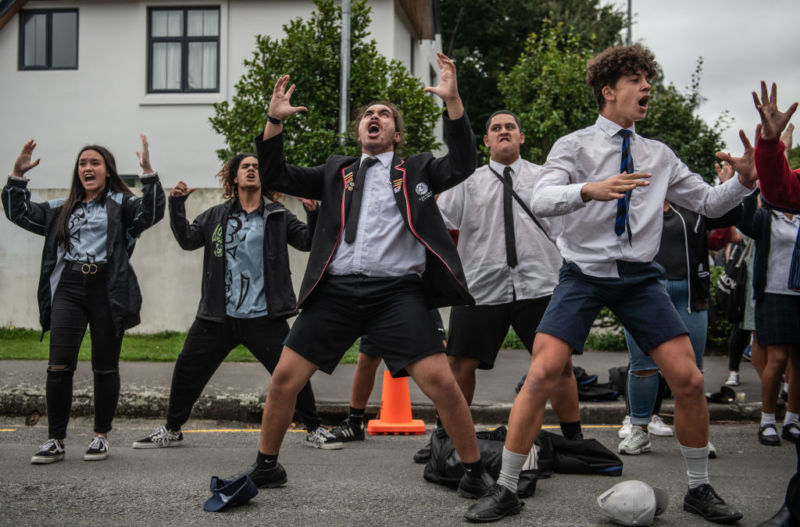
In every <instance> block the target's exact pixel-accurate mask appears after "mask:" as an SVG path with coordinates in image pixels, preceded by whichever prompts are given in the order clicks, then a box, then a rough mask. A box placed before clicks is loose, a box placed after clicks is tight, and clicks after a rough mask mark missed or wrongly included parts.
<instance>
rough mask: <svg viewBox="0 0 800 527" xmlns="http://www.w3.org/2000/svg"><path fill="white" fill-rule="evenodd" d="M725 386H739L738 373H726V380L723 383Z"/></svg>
mask: <svg viewBox="0 0 800 527" xmlns="http://www.w3.org/2000/svg"><path fill="white" fill-rule="evenodd" d="M725 386H739V372H738V371H732V372H728V379H727V380H726V381H725Z"/></svg>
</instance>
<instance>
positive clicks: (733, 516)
mask: <svg viewBox="0 0 800 527" xmlns="http://www.w3.org/2000/svg"><path fill="white" fill-rule="evenodd" d="M683 510H685V511H688V512H691V513H693V514H698V515H700V516H702V517H703V518H705V519H706V520H708V521H710V522H714V523H735V522H737V521H739V520H741V519H742V513H741V512H739V511H738V510H737V509H736V508H735V507H731V506H730V505H728V504H727V503H725V500H723V499H722V498H720V496H719V494H717V492H716V491H715V490H714V488H713V487H712V486H711V485H709V484H708V483H705V484H703V485H700V486H699V487H695V488H693V489H689V490H688V492H686V496H684V497H683Z"/></svg>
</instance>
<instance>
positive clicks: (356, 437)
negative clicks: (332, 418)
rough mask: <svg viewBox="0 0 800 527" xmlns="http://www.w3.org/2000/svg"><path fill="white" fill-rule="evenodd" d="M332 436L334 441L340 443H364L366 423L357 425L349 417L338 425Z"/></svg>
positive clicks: (332, 431) (362, 422)
mask: <svg viewBox="0 0 800 527" xmlns="http://www.w3.org/2000/svg"><path fill="white" fill-rule="evenodd" d="M331 434H332V435H333V437H334V439H335V440H336V441H339V442H340V443H348V442H350V441H364V439H365V436H364V421H361V423H356V422H353V421H352V420H351V419H350V418H349V417H348V418H346V419H345V420H344V421H342V422H341V423H339V424H338V425H336V427H335V428H334V429H333V430H331Z"/></svg>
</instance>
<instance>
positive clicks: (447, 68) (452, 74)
mask: <svg viewBox="0 0 800 527" xmlns="http://www.w3.org/2000/svg"><path fill="white" fill-rule="evenodd" d="M436 62H437V63H438V64H439V84H438V85H437V86H428V87H427V88H425V91H426V92H428V93H433V94H435V95H437V96H438V97H439V98H441V99H442V100H443V101H444V102H445V104H446V105H447V113H448V114H449V115H450V118H451V119H458V118H459V117H461V115H462V114H463V113H464V105H463V104H462V103H461V96H459V94H458V78H457V76H456V65H455V64H454V63H453V61H452V60H451V59H450V58H449V57H447V56H446V55H445V54H443V53H437V54H436Z"/></svg>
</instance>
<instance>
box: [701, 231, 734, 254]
mask: <svg viewBox="0 0 800 527" xmlns="http://www.w3.org/2000/svg"><path fill="white" fill-rule="evenodd" d="M731 228H732V227H722V228H720V229H714V230H713V231H710V232H709V233H708V234H706V236H707V237H708V250H710V251H719V250H720V249H722V248H723V247H725V246H726V245H728V243H730V241H731V236H732V234H733V233H732V232H731Z"/></svg>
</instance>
